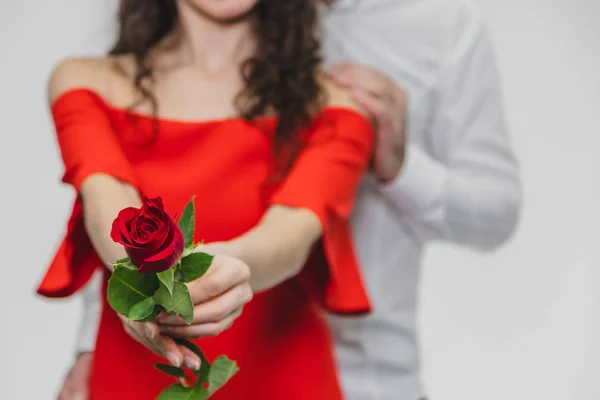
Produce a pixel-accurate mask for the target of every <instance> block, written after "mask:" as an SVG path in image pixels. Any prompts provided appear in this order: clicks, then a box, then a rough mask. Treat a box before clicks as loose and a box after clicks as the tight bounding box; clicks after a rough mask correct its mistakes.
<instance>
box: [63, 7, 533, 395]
mask: <svg viewBox="0 0 600 400" xmlns="http://www.w3.org/2000/svg"><path fill="white" fill-rule="evenodd" d="M325 28H326V32H325V51H326V55H327V58H328V61H329V62H330V64H331V65H332V68H331V76H332V77H333V78H334V79H336V80H337V81H338V82H339V83H340V84H342V85H345V86H347V87H349V88H350V89H351V90H352V93H353V94H354V97H355V99H356V100H357V101H358V102H360V103H362V105H363V106H364V107H365V108H366V109H368V110H369V111H370V112H371V115H372V117H373V122H374V125H375V127H376V133H377V140H378V142H377V147H376V152H375V156H374V163H373V171H372V174H370V175H369V176H367V177H366V178H365V180H364V182H363V185H362V186H361V188H360V192H359V196H358V199H357V204H356V207H355V211H354V215H353V220H352V224H353V231H354V237H355V245H356V247H357V250H358V253H359V258H360V261H361V264H362V268H363V275H364V278H365V280H366V282H367V286H368V289H369V293H370V295H371V297H372V302H373V304H374V310H373V312H372V313H371V314H370V315H369V316H367V317H340V316H334V315H329V316H328V320H329V322H330V325H331V328H332V332H333V335H334V338H335V347H336V353H337V356H338V363H339V367H340V376H341V381H342V384H343V387H344V391H345V393H346V397H347V398H348V399H349V400H417V399H420V398H422V397H423V396H424V393H423V392H422V387H421V382H420V377H419V351H418V344H417V338H416V334H415V324H416V306H415V303H416V297H417V287H418V279H419V264H420V259H421V254H422V250H423V246H424V244H425V243H427V242H429V241H431V240H434V239H444V240H449V241H453V242H456V243H461V244H464V245H467V246H470V247H474V248H478V249H493V248H495V247H497V246H499V245H500V244H502V243H503V242H504V241H505V240H506V239H507V238H508V237H509V236H510V235H511V233H512V232H513V230H514V229H515V226H516V224H517V220H518V215H519V209H520V200H521V197H520V195H521V193H520V183H519V179H518V169H517V163H516V160H515V158H514V156H513V151H512V149H511V145H510V141H509V138H508V136H507V132H506V126H505V122H504V115H503V106H502V99H501V93H500V87H499V86H500V85H499V80H498V76H497V72H496V68H495V61H494V56H493V51H492V46H491V43H490V40H489V37H488V35H487V33H486V31H485V28H484V26H483V25H482V22H481V21H480V19H479V17H478V16H477V15H476V14H475V13H474V11H473V10H472V9H471V8H469V7H468V6H467V5H465V4H464V3H462V1H461V0H337V1H335V2H333V4H332V5H331V8H330V9H329V10H328V11H327V14H326V18H325ZM97 287H98V286H97V285H91V286H89V289H88V290H87V293H86V294H85V296H86V298H87V299H88V300H87V301H86V303H87V304H88V306H87V307H88V309H89V310H90V311H89V312H88V313H87V314H86V319H87V322H84V324H86V325H85V326H86V327H87V329H84V330H82V334H81V336H80V339H81V341H80V344H79V350H80V352H82V353H83V354H82V355H80V356H79V357H78V359H77V361H76V363H75V365H74V366H73V368H72V369H71V371H70V373H69V375H68V377H67V378H66V380H65V383H64V386H63V390H62V393H61V396H63V397H61V399H68V400H71V399H85V398H86V397H85V393H86V387H87V375H88V372H89V365H90V360H91V354H90V353H85V352H86V351H89V350H91V349H92V348H93V339H94V337H95V328H96V322H95V318H96V319H97V316H96V317H94V314H95V313H97V311H94V310H92V307H96V306H97V301H96V299H97V298H98V293H97ZM315 400H326V399H315Z"/></svg>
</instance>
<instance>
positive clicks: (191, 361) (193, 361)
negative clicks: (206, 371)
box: [185, 357, 200, 371]
mask: <svg viewBox="0 0 600 400" xmlns="http://www.w3.org/2000/svg"><path fill="white" fill-rule="evenodd" d="M185 363H186V364H187V366H188V367H190V368H191V369H193V370H195V371H198V370H199V369H200V361H198V360H196V359H194V358H190V357H187V358H186V359H185Z"/></svg>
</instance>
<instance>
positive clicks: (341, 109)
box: [51, 87, 370, 126]
mask: <svg viewBox="0 0 600 400" xmlns="http://www.w3.org/2000/svg"><path fill="white" fill-rule="evenodd" d="M77 94H87V95H90V96H92V97H94V98H95V99H96V100H98V101H99V103H100V104H101V105H102V106H103V107H104V108H106V109H108V110H110V111H113V112H118V113H124V114H128V115H132V116H134V117H135V118H139V119H146V120H152V121H157V122H159V123H161V124H177V125H191V126H203V125H211V124H219V123H226V122H236V121H241V120H243V118H242V117H221V118H209V119H201V120H194V119H178V118H175V117H173V118H169V117H157V118H155V117H153V116H152V115H149V114H145V113H141V112H138V111H134V110H128V109H127V108H125V107H122V106H117V105H114V104H112V103H110V102H109V101H108V100H107V99H106V98H105V97H104V96H102V95H101V94H99V93H98V92H97V91H96V90H94V89H93V88H89V87H75V88H72V89H69V90H66V91H64V92H63V93H61V94H60V95H59V96H58V97H56V98H55V99H54V101H53V102H52V104H51V109H52V110H55V109H56V108H57V107H58V106H59V105H60V104H61V103H63V102H64V101H66V100H67V99H68V98H69V97H71V96H73V95H77ZM330 113H334V114H335V113H342V114H348V115H354V116H355V117H358V118H361V119H363V120H365V121H366V122H368V123H370V121H369V119H368V118H367V116H365V115H364V114H363V113H361V112H360V111H358V110H356V109H354V108H351V107H348V106H343V105H327V106H325V107H323V109H322V110H321V113H320V114H319V115H321V116H322V115H325V114H330ZM276 118H277V116H276V115H267V116H263V117H259V118H258V120H259V121H265V122H269V121H275V120H276Z"/></svg>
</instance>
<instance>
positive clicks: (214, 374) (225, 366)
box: [208, 356, 240, 396]
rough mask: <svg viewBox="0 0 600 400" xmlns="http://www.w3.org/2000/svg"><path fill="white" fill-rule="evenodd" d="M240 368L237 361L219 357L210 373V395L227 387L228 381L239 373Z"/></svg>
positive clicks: (211, 367)
mask: <svg viewBox="0 0 600 400" xmlns="http://www.w3.org/2000/svg"><path fill="white" fill-rule="evenodd" d="M239 370H240V369H239V367H238V365H237V363H236V362H235V361H232V360H230V359H229V358H227V357H225V356H219V357H217V358H216V359H215V360H214V361H213V363H212V365H211V366H210V371H209V372H208V395H209V396H210V395H212V394H213V393H214V392H216V391H217V390H219V389H220V388H222V387H223V386H225V384H226V383H227V381H228V380H229V379H231V377H232V376H234V375H235V374H236V373H237V372H238V371H239Z"/></svg>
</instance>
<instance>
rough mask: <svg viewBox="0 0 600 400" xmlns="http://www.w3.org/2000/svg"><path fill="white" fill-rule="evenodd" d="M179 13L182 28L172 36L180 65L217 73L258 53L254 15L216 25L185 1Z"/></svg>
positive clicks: (181, 3)
mask: <svg viewBox="0 0 600 400" xmlns="http://www.w3.org/2000/svg"><path fill="white" fill-rule="evenodd" d="M178 11H179V24H178V26H177V27H176V29H175V32H174V33H173V35H172V39H175V40H176V42H175V46H174V47H172V48H170V49H169V53H171V54H172V55H173V56H175V57H176V58H178V59H179V61H181V62H183V63H185V64H188V65H189V64H194V65H197V66H199V67H201V68H202V69H203V70H206V71H207V72H213V73H216V72H218V71H222V70H223V69H224V68H227V67H229V66H231V65H239V64H240V63H241V62H243V61H244V60H246V59H247V58H248V57H249V56H251V55H252V54H253V53H254V51H255V48H256V41H255V38H254V36H255V35H254V32H253V26H252V25H253V24H252V19H251V16H250V15H248V16H244V17H243V18H240V19H239V20H236V21H227V22H222V21H215V20H214V19H211V18H210V17H208V16H206V15H204V14H203V13H202V12H201V11H199V10H197V9H194V8H193V6H190V5H189V4H188V3H187V2H183V1H182V2H180V3H179V10H178ZM167 47H168V45H167Z"/></svg>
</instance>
